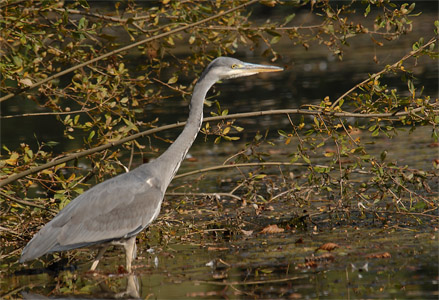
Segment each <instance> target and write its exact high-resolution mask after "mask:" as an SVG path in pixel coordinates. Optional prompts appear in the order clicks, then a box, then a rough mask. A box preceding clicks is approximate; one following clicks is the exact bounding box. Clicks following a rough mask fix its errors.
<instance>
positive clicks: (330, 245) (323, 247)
mask: <svg viewBox="0 0 439 300" xmlns="http://www.w3.org/2000/svg"><path fill="white" fill-rule="evenodd" d="M337 248H340V246H339V245H337V244H335V243H326V244H323V245H321V246H320V247H318V248H317V249H316V252H317V251H319V250H326V251H332V250H334V249H337Z"/></svg>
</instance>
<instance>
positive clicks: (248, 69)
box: [239, 63, 284, 74]
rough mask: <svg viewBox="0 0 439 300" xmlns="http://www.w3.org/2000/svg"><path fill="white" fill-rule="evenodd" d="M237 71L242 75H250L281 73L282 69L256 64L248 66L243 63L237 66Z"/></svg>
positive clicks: (248, 64)
mask: <svg viewBox="0 0 439 300" xmlns="http://www.w3.org/2000/svg"><path fill="white" fill-rule="evenodd" d="M239 69H240V70H241V71H242V72H243V73H250V74H256V73H265V72H279V71H283V70H284V69H283V68H280V67H276V66H267V65H258V64H250V63H244V64H242V65H240V66H239Z"/></svg>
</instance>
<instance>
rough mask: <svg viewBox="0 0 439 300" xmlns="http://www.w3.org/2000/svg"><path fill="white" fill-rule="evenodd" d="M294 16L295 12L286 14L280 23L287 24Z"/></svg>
mask: <svg viewBox="0 0 439 300" xmlns="http://www.w3.org/2000/svg"><path fill="white" fill-rule="evenodd" d="M295 16H296V14H294V13H292V14H291V15H289V16H287V17H286V18H285V20H284V22H283V24H282V25H284V26H285V25H287V24H288V23H290V22H291V20H292V19H294V17H295Z"/></svg>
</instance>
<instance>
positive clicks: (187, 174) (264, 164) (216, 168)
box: [174, 161, 329, 179]
mask: <svg viewBox="0 0 439 300" xmlns="http://www.w3.org/2000/svg"><path fill="white" fill-rule="evenodd" d="M258 166H300V167H309V164H306V163H290V162H274V161H270V162H257V163H242V164H231V165H218V166H213V167H209V168H204V169H198V170H195V171H191V172H186V173H183V174H178V175H176V176H175V177H174V178H175V179H177V178H181V177H185V176H190V175H195V174H200V173H205V172H210V171H215V170H221V169H230V168H241V167H258ZM316 166H317V167H321V168H329V166H324V165H316Z"/></svg>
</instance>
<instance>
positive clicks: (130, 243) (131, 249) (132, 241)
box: [123, 236, 137, 273]
mask: <svg viewBox="0 0 439 300" xmlns="http://www.w3.org/2000/svg"><path fill="white" fill-rule="evenodd" d="M123 246H124V248H125V256H126V269H127V271H128V273H131V271H132V270H131V262H132V261H133V259H134V258H135V257H136V252H137V251H136V248H137V247H136V237H135V236H133V237H131V238H129V239H128V240H126V242H125V243H124V244H123Z"/></svg>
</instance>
